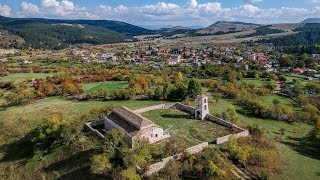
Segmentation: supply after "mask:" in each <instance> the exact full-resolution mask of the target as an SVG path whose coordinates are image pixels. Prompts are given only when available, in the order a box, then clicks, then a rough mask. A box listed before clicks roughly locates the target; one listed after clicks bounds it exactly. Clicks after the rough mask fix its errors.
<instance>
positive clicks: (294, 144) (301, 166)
mask: <svg viewBox="0 0 320 180" xmlns="http://www.w3.org/2000/svg"><path fill="white" fill-rule="evenodd" d="M267 99H268V98H267ZM287 101H288V100H283V101H282V102H287ZM209 103H210V104H209V108H210V112H211V113H222V112H225V111H226V110H227V106H228V105H230V104H232V105H234V106H235V107H236V109H237V111H238V113H239V117H240V120H241V122H242V123H243V125H242V126H244V127H245V126H246V125H249V124H257V125H259V126H260V127H261V128H263V129H264V130H265V132H266V135H267V136H268V137H269V138H273V139H274V140H275V141H276V142H275V145H276V147H277V148H278V151H279V153H280V155H281V156H282V160H283V162H282V163H283V165H282V172H281V173H280V174H277V175H276V177H274V178H272V179H297V180H298V179H320V168H319V167H320V155H316V154H315V153H311V152H310V151H308V150H307V149H306V148H305V147H304V146H303V145H302V144H301V142H302V141H303V138H304V137H305V136H306V135H307V133H308V132H309V131H310V130H311V128H312V126H310V125H307V124H303V123H293V124H288V123H286V122H279V121H274V120H268V119H260V118H255V117H251V116H248V115H246V114H245V110H244V109H243V107H241V106H239V105H238V104H237V102H236V101H235V100H233V99H221V100H220V101H219V102H218V103H216V102H215V101H209ZM280 129H285V133H284V135H281V134H280V133H279V132H280Z"/></svg>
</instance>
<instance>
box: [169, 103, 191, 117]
mask: <svg viewBox="0 0 320 180" xmlns="http://www.w3.org/2000/svg"><path fill="white" fill-rule="evenodd" d="M173 107H174V108H176V109H178V110H180V111H184V112H187V113H190V114H194V113H195V111H196V109H195V108H193V107H190V106H187V105H184V104H181V103H176V104H175V105H174V106H173Z"/></svg>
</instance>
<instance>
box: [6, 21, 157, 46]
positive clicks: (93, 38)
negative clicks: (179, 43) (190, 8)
mask: <svg viewBox="0 0 320 180" xmlns="http://www.w3.org/2000/svg"><path fill="white" fill-rule="evenodd" d="M1 29H2V30H6V31H8V32H9V33H10V34H12V35H15V36H19V37H21V38H22V39H23V40H24V43H23V44H21V43H19V44H18V43H12V44H10V46H11V47H16V48H30V47H31V48H37V49H62V48H65V47H67V46H68V45H72V44H79V43H89V44H107V43H117V42H124V41H125V40H127V39H132V38H133V36H135V35H141V34H152V33H153V31H151V30H147V29H144V28H141V27H138V26H134V25H131V24H128V23H124V22H118V21H108V20H55V19H37V18H23V19H22V18H7V17H3V16H0V30H1ZM0 41H1V39H0Z"/></svg>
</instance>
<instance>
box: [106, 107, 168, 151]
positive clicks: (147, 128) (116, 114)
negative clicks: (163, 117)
mask: <svg viewBox="0 0 320 180" xmlns="http://www.w3.org/2000/svg"><path fill="white" fill-rule="evenodd" d="M104 128H105V130H107V131H108V130H111V129H118V130H121V131H124V132H125V133H126V140H127V141H128V144H129V145H130V146H131V148H134V147H135V146H136V145H137V143H138V142H139V140H147V141H148V142H149V143H151V144H152V143H155V142H158V141H160V140H163V139H166V138H168V137H170V135H169V134H167V133H165V132H164V130H163V128H161V127H160V126H158V125H156V124H155V123H153V122H152V121H150V120H149V119H147V118H145V117H143V116H141V115H140V114H137V113H134V112H133V111H131V110H130V109H128V108H126V107H118V108H115V109H113V110H112V112H111V113H110V114H109V115H108V116H107V117H105V118H104Z"/></svg>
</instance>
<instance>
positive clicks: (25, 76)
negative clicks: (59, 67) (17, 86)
mask: <svg viewBox="0 0 320 180" xmlns="http://www.w3.org/2000/svg"><path fill="white" fill-rule="evenodd" d="M52 75H53V74H51V73H16V74H9V75H8V76H5V77H2V78H0V80H1V81H4V82H8V81H14V82H15V83H19V82H22V81H25V80H31V79H35V78H46V77H48V76H52Z"/></svg>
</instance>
